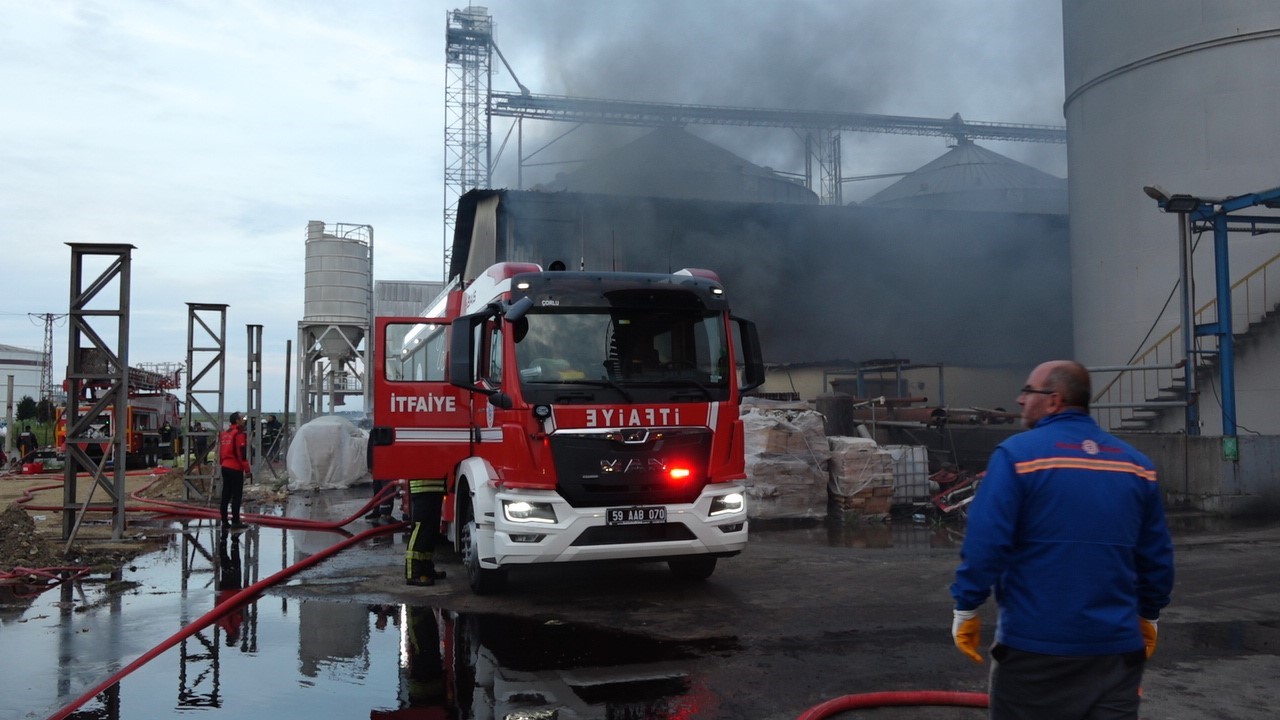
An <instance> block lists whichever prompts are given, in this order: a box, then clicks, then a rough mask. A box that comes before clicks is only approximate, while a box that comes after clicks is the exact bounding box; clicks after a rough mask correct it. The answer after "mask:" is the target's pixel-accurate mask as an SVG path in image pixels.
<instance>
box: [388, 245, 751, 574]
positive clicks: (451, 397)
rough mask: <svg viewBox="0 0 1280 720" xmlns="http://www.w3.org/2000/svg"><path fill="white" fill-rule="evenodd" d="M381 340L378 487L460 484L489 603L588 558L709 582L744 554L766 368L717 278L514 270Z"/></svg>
mask: <svg viewBox="0 0 1280 720" xmlns="http://www.w3.org/2000/svg"><path fill="white" fill-rule="evenodd" d="M375 328H376V330H375V332H376V336H375V337H376V341H375V343H374V345H375V348H376V349H375V361H374V368H373V370H374V372H373V375H374V408H373V410H374V412H373V416H374V428H373V431H372V434H371V439H372V443H373V446H374V470H373V476H374V478H375V479H379V480H396V479H414V478H445V479H446V487H447V494H446V495H445V501H444V512H443V515H444V522H443V530H444V533H445V536H446V537H448V538H449V539H450V540H451V541H452V542H453V543H454V545H455V547H456V548H457V549H458V552H459V554H460V555H461V557H462V558H463V562H464V565H465V567H466V571H467V577H468V581H469V583H470V585H471V588H472V590H473V591H475V592H476V593H478V594H483V593H488V592H496V591H498V590H501V589H502V587H503V586H504V585H505V583H506V576H507V571H508V569H509V568H510V567H512V566H516V565H528V564H535V563H553V562H570V561H581V560H636V561H665V562H666V563H667V564H668V566H669V567H670V569H671V571H672V572H673V573H674V574H675V575H677V576H680V577H686V578H696V579H701V578H706V577H708V576H710V575H711V573H712V572H713V571H714V570H715V566H716V560H717V558H720V557H728V556H731V555H735V554H737V553H738V552H739V551H741V550H742V548H743V547H745V545H746V543H747V512H746V503H745V498H744V493H743V485H742V482H741V481H742V480H743V479H744V478H745V471H744V460H743V447H744V441H743V426H742V422H741V420H740V419H739V412H738V404H739V399H740V397H741V395H742V393H743V392H745V391H747V390H750V389H752V388H754V387H758V386H759V385H760V384H761V383H763V381H764V364H763V362H762V360H761V353H760V344H759V339H758V336H757V333H756V328H755V325H754V324H753V323H752V322H750V321H748V320H743V319H740V318H736V317H732V316H731V315H730V313H729V304H728V299H727V297H726V293H725V290H724V288H723V286H722V285H721V283H720V281H719V280H718V278H717V277H716V276H715V275H714V273H711V272H708V271H705V270H681V271H679V272H676V273H674V274H671V275H661V274H642V273H616V272H611V273H603V272H600V273H596V272H565V271H551V272H543V271H542V269H541V268H540V267H539V266H537V265H533V264H529V263H499V264H497V265H494V266H493V267H491V268H489V269H488V270H487V271H486V272H485V273H484V274H482V275H481V276H480V277H478V278H477V279H476V280H475V281H473V282H471V283H470V284H469V285H468V286H466V287H465V288H464V287H461V286H460V285H458V284H455V285H454V286H452V287H451V288H450V289H449V290H447V291H446V292H445V293H443V294H442V295H441V297H440V298H439V299H438V300H437V301H436V303H435V305H434V306H433V307H432V308H429V309H428V310H427V311H426V312H425V313H424V316H423V317H383V318H378V319H377V321H376V323H375Z"/></svg>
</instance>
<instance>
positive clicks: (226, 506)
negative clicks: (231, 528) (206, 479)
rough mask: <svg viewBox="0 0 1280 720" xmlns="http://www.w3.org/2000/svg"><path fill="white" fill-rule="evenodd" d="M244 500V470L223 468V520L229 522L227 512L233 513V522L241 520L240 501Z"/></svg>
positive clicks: (221, 506) (220, 505)
mask: <svg viewBox="0 0 1280 720" xmlns="http://www.w3.org/2000/svg"><path fill="white" fill-rule="evenodd" d="M242 500H244V471H243V470H232V469H231V468H228V467H224V468H222V501H221V503H220V504H219V507H220V508H221V510H222V522H223V523H224V524H225V523H226V522H227V513H230V514H231V522H234V523H238V522H240V502H241V501H242Z"/></svg>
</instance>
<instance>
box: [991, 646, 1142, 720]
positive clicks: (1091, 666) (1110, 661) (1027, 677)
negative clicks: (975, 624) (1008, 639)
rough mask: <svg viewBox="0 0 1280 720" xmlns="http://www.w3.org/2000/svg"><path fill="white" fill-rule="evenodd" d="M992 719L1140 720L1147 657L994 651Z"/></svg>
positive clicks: (1001, 648)
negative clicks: (1140, 693) (1140, 691)
mask: <svg viewBox="0 0 1280 720" xmlns="http://www.w3.org/2000/svg"><path fill="white" fill-rule="evenodd" d="M991 659H992V663H991V711H990V713H991V714H990V717H991V718H992V720H1137V718H1138V704H1139V700H1140V699H1141V697H1140V696H1139V694H1138V693H1139V686H1140V685H1141V684H1142V669H1143V667H1144V666H1145V665H1146V653H1145V652H1143V651H1142V650H1138V651H1135V652H1132V653H1126V654H1124V655H1094V656H1081V657H1067V656H1061V655H1041V654H1039V653H1032V652H1026V651H1023V650H1016V649H1014V648H1011V647H1009V646H1007V645H999V644H997V645H996V646H995V647H993V648H991Z"/></svg>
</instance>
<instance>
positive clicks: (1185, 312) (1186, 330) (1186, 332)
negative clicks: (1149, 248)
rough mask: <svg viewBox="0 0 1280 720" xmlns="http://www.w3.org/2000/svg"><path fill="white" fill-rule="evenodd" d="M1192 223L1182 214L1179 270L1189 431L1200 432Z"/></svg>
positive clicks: (1184, 385)
mask: <svg viewBox="0 0 1280 720" xmlns="http://www.w3.org/2000/svg"><path fill="white" fill-rule="evenodd" d="M1192 252H1193V248H1192V246H1191V222H1190V219H1189V218H1188V217H1187V214H1186V213H1178V257H1179V260H1180V262H1179V272H1180V274H1181V275H1182V278H1181V282H1182V293H1181V295H1182V297H1181V300H1182V357H1183V361H1184V362H1185V363H1186V364H1185V366H1184V368H1185V369H1184V370H1183V383H1182V385H1183V393H1184V397H1185V398H1186V407H1187V411H1186V413H1185V421H1186V433H1187V434H1188V435H1199V434H1200V407H1199V405H1197V404H1196V366H1197V363H1196V360H1195V357H1196V355H1195V349H1196V328H1195V302H1196V298H1195V286H1194V284H1193V282H1194V275H1193V266H1192V262H1191V261H1192Z"/></svg>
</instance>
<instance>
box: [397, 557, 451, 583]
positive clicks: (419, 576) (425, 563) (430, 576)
mask: <svg viewBox="0 0 1280 720" xmlns="http://www.w3.org/2000/svg"><path fill="white" fill-rule="evenodd" d="M414 554H415V553H412V552H410V553H406V555H409V556H410V557H406V558H405V571H406V572H405V579H404V582H405V584H406V585H414V586H417V587H430V586H432V585H435V584H436V581H437V580H443V579H444V578H445V572H444V571H443V570H436V566H435V563H433V562H431V558H430V557H429V556H428V557H427V558H422V557H412V555H414Z"/></svg>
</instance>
